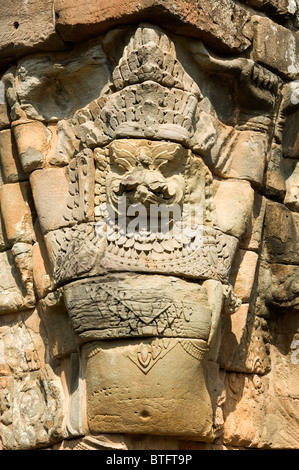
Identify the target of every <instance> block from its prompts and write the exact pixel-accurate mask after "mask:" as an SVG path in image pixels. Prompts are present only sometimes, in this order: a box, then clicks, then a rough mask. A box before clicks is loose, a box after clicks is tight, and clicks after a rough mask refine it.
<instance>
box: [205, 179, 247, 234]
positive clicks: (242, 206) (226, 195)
mask: <svg viewBox="0 0 299 470" xmlns="http://www.w3.org/2000/svg"><path fill="white" fill-rule="evenodd" d="M214 200H215V205H216V212H217V216H218V221H219V226H220V228H221V230H222V231H223V232H224V233H227V234H229V235H232V236H234V237H236V238H241V237H242V236H243V235H244V233H245V231H246V230H247V228H248V224H249V220H250V214H251V213H252V208H253V202H254V191H253V189H252V187H251V186H250V184H249V183H248V182H247V181H240V180H223V181H220V182H219V184H218V188H217V190H216V194H215V198H214Z"/></svg>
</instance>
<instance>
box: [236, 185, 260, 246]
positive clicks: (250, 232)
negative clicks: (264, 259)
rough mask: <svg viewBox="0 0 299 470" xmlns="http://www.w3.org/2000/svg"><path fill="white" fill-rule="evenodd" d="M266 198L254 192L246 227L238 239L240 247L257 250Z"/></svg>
mask: <svg viewBox="0 0 299 470" xmlns="http://www.w3.org/2000/svg"><path fill="white" fill-rule="evenodd" d="M265 208H266V198H265V197H263V196H261V195H260V194H258V193H257V192H255V194H254V202H253V207H252V212H251V214H250V217H249V221H248V225H247V229H246V231H245V232H244V234H243V236H242V237H241V239H240V244H239V246H240V248H243V249H247V250H254V251H258V250H259V247H260V245H261V242H262V232H263V226H264V216H265Z"/></svg>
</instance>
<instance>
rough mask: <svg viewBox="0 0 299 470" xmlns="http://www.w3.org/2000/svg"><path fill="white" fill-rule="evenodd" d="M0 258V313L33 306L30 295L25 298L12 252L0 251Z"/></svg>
mask: <svg viewBox="0 0 299 470" xmlns="http://www.w3.org/2000/svg"><path fill="white" fill-rule="evenodd" d="M0 260H1V265H0V266H1V268H0V269H1V288H0V313H1V314H5V313H10V312H17V311H18V310H22V309H24V308H30V307H33V306H34V302H33V299H32V297H30V298H29V299H27V298H26V292H24V290H25V289H24V285H23V283H22V279H21V273H20V271H19V269H17V267H16V264H15V262H14V258H13V255H12V253H11V252H10V251H4V252H3V253H0ZM29 274H30V272H29Z"/></svg>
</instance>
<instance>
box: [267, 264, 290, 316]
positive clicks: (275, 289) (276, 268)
mask: <svg viewBox="0 0 299 470" xmlns="http://www.w3.org/2000/svg"><path fill="white" fill-rule="evenodd" d="M298 274H299V267H298V266H296V265H291V264H278V263H270V264H269V263H262V265H261V269H260V272H259V282H258V290H259V304H258V307H259V313H260V314H261V315H268V316H269V315H271V314H275V313H277V312H285V311H288V312H290V313H291V312H293V311H298V308H299V287H298Z"/></svg>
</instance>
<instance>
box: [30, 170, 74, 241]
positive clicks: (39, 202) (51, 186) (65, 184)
mask: <svg viewBox="0 0 299 470" xmlns="http://www.w3.org/2000/svg"><path fill="white" fill-rule="evenodd" d="M30 184H31V188H32V194H33V199H34V204H35V208H36V211H37V214H38V218H39V223H40V227H41V229H42V232H43V233H45V232H48V231H50V230H54V229H57V228H59V227H63V226H64V225H68V221H67V220H66V219H65V218H64V213H65V212H66V209H67V199H68V196H69V179H68V172H67V168H65V167H63V168H46V169H43V170H37V171H34V172H33V173H32V174H31V175H30Z"/></svg>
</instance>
